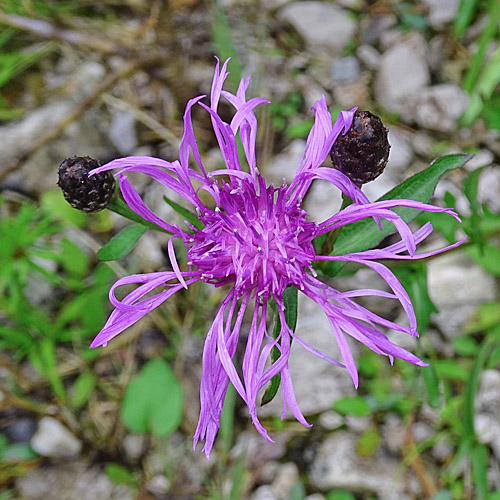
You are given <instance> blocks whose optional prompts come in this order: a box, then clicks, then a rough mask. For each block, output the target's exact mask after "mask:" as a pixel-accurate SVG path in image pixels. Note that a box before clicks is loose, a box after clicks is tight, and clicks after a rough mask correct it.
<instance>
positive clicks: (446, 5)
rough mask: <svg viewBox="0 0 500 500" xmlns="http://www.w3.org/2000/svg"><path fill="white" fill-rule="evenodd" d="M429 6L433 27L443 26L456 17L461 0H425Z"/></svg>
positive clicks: (430, 21)
mask: <svg viewBox="0 0 500 500" xmlns="http://www.w3.org/2000/svg"><path fill="white" fill-rule="evenodd" d="M424 3H425V4H426V5H427V7H428V8H429V16H428V19H429V23H430V25H431V26H432V27H433V28H441V27H442V26H443V25H444V24H446V23H449V22H451V21H453V20H454V19H455V16H456V14H457V10H458V4H459V3H460V0H424Z"/></svg>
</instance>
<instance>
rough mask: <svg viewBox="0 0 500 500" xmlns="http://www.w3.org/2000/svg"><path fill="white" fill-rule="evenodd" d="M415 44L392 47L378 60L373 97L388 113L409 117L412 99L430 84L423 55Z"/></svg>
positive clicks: (406, 43)
mask: <svg viewBox="0 0 500 500" xmlns="http://www.w3.org/2000/svg"><path fill="white" fill-rule="evenodd" d="M414 45H415V44H413V43H409V42H404V43H400V44H398V45H394V46H393V47H391V48H390V49H389V50H388V51H387V52H385V53H384V54H383V55H382V57H381V60H380V65H379V70H378V73H377V76H376V79H375V97H376V98H377V100H378V101H379V102H380V104H382V106H384V108H385V109H386V110H387V111H390V112H393V113H400V114H408V112H409V110H410V109H411V108H410V105H411V99H412V98H413V96H415V95H416V94H417V93H418V92H419V91H420V90H421V89H423V88H424V87H426V86H427V85H428V83H429V81H430V76H429V69H428V67H427V63H426V62H425V58H424V55H423V54H422V53H421V51H420V50H418V49H417V48H416V47H414Z"/></svg>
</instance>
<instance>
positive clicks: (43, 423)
mask: <svg viewBox="0 0 500 500" xmlns="http://www.w3.org/2000/svg"><path fill="white" fill-rule="evenodd" d="M30 444H31V447H32V448H33V449H34V450H35V451H36V452H37V453H38V454H40V455H43V456H44V457H51V458H69V457H75V456H77V455H78V454H79V453H80V450H81V449H82V443H81V441H80V440H79V439H77V438H76V437H75V436H74V435H73V434H72V433H71V432H70V431H69V430H68V429H67V428H66V427H64V426H63V425H62V424H61V422H59V420H56V419H55V418H52V417H43V418H42V419H40V422H39V423H38V429H37V431H36V433H35V434H34V436H33V437H32V438H31V441H30Z"/></svg>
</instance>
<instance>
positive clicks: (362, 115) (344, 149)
mask: <svg viewBox="0 0 500 500" xmlns="http://www.w3.org/2000/svg"><path fill="white" fill-rule="evenodd" d="M390 149H391V146H390V144H389V141H388V140H387V129H386V128H385V127H384V125H383V124H382V120H381V119H380V118H379V117H378V116H375V115H373V114H372V113H370V112H369V111H356V113H354V118H353V121H352V126H351V128H350V129H349V131H348V132H347V134H345V135H340V136H339V137H338V138H337V140H336V141H335V143H334V145H333V147H332V150H331V151H330V157H331V159H332V162H333V165H334V166H335V167H336V168H338V169H339V170H340V171H341V172H343V173H344V174H346V175H347V176H348V177H349V178H350V179H351V180H352V181H353V182H355V183H356V184H358V185H361V184H366V183H367V182H370V181H373V180H374V179H376V178H377V177H378V176H379V175H380V174H381V173H382V172H383V171H384V168H385V167H386V165H387V159H388V158H389V150H390Z"/></svg>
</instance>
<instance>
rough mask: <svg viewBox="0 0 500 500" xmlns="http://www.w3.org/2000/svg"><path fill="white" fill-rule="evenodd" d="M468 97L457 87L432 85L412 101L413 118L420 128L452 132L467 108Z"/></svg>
mask: <svg viewBox="0 0 500 500" xmlns="http://www.w3.org/2000/svg"><path fill="white" fill-rule="evenodd" d="M469 100H470V99H469V95H468V94H467V92H465V91H464V90H462V89H461V88H460V87H458V86H457V85H453V84H442V85H434V86H432V87H428V88H426V89H423V90H421V91H420V92H419V93H418V95H417V96H416V97H415V99H414V111H413V114H414V117H415V119H416V121H417V123H418V124H419V125H420V126H421V127H422V128H428V129H431V130H439V131H441V132H452V131H453V130H455V128H456V126H457V120H458V119H459V118H460V116H461V115H462V113H464V111H465V110H466V109H467V107H468V106H469Z"/></svg>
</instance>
